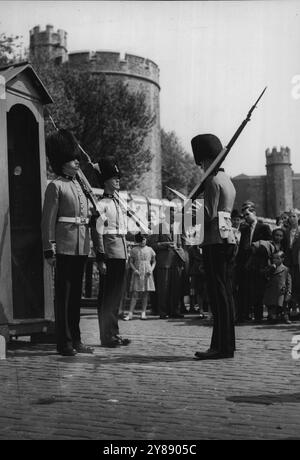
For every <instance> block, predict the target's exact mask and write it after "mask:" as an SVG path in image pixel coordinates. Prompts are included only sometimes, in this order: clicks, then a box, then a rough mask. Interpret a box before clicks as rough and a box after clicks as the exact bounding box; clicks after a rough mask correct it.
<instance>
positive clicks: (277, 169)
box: [266, 147, 293, 218]
mask: <svg viewBox="0 0 300 460" xmlns="http://www.w3.org/2000/svg"><path fill="white" fill-rule="evenodd" d="M266 169H267V215H268V216H269V217H272V218H275V217H277V216H279V215H280V214H281V213H282V212H283V211H287V210H289V209H291V208H293V171H292V168H291V158H290V149H289V148H288V147H285V148H284V147H281V148H280V150H277V149H276V148H275V147H274V148H273V149H272V151H270V149H267V150H266Z"/></svg>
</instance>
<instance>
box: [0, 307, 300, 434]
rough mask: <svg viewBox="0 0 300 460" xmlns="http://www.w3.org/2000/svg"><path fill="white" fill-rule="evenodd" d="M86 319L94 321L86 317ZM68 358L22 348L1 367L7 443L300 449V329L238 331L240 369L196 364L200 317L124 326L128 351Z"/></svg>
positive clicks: (43, 348)
mask: <svg viewBox="0 0 300 460" xmlns="http://www.w3.org/2000/svg"><path fill="white" fill-rule="evenodd" d="M85 312H86V311H85ZM91 313H92V314H84V315H83V316H82V320H81V328H82V332H83V339H84V341H85V342H86V343H87V344H89V345H94V346H95V354H94V355H77V356H75V357H62V356H59V355H57V354H56V352H55V346H54V345H52V344H39V345H32V344H30V343H29V342H28V341H27V342H26V340H25V339H24V338H23V339H22V340H21V339H19V340H18V341H15V342H13V344H12V345H11V346H10V347H9V350H8V356H7V359H6V360H4V361H0V382H1V387H0V388H1V392H0V439H2V440H4V439H7V440H9V439H17V440H21V439H26V440H29V439H34V440H38V439H44V440H45V439H50V440H54V439H80V440H85V439H87V440H92V439H94V440H142V439H144V440H164V439H165V440H166V439H168V440H203V439H300V379H299V370H300V359H299V360H295V359H293V358H292V355H291V351H292V347H293V345H292V343H291V341H292V338H293V336H295V335H300V323H299V322H298V323H297V322H294V323H292V324H291V325H267V324H262V325H245V326H237V327H236V335H237V352H236V356H235V358H234V359H227V360H220V361H195V360H194V359H193V355H194V352H195V351H196V350H200V349H201V350H205V349H206V348H208V346H209V342H210V336H211V327H210V326H208V324H206V323H205V321H203V320H200V319H199V318H198V317H197V316H192V315H190V316H187V317H186V318H184V319H176V320H175V319H174V320H171V319H169V320H159V319H157V318H155V317H151V319H148V320H147V321H140V320H139V319H135V320H133V321H131V322H124V321H120V330H121V334H122V335H124V336H126V337H130V338H131V339H132V344H131V345H130V346H128V347H122V348H117V349H105V348H100V347H99V341H98V324H97V317H96V316H95V314H94V313H93V312H91Z"/></svg>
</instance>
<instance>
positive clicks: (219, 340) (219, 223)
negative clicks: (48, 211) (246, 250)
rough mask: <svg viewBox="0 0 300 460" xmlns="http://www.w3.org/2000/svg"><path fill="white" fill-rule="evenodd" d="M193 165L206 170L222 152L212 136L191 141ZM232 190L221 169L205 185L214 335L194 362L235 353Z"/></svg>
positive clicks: (205, 249) (205, 246)
mask: <svg viewBox="0 0 300 460" xmlns="http://www.w3.org/2000/svg"><path fill="white" fill-rule="evenodd" d="M191 144H192V149H193V154H194V157H195V161H196V164H198V165H202V167H203V169H204V170H207V169H208V168H209V166H210V165H211V164H212V162H213V161H214V159H215V158H216V157H217V156H218V154H219V153H220V152H221V150H222V144H221V142H220V140H219V139H218V138H217V137H216V136H214V135H213V134H202V135H198V136H196V137H194V138H193V139H192V141H191ZM235 194H236V193H235V188H234V186H233V184H232V182H231V180H230V178H229V176H227V175H226V174H225V172H224V170H223V169H221V168H219V169H218V170H217V172H216V174H213V175H211V176H209V177H208V179H207V180H206V182H205V185H204V207H205V209H204V241H203V244H202V247H203V261H204V269H205V274H206V278H207V288H208V295H209V300H210V304H211V310H212V315H213V324H214V325H213V333H212V339H211V345H210V348H209V350H208V351H207V352H196V353H195V358H197V359H222V358H232V357H233V356H234V351H235V332H234V302H233V296H232V284H231V283H232V280H231V277H230V273H231V270H230V267H231V263H232V261H233V256H234V250H235V244H236V243H235V238H234V235H233V232H232V229H231V225H230V222H231V221H230V213H231V211H232V208H233V204H234V200H235Z"/></svg>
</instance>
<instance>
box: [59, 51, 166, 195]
mask: <svg viewBox="0 0 300 460" xmlns="http://www.w3.org/2000/svg"><path fill="white" fill-rule="evenodd" d="M68 57H69V66H70V67H74V68H83V67H85V68H86V69H88V70H90V72H92V73H94V74H97V73H98V74H105V75H106V78H107V79H108V80H109V81H111V82H114V81H116V80H122V81H123V82H124V83H126V84H127V85H128V89H129V90H130V91H132V92H137V91H142V92H143V93H144V94H145V95H146V103H147V105H148V107H149V109H150V110H151V113H154V114H155V124H154V125H153V127H152V128H151V131H150V133H149V134H148V136H147V138H146V141H145V142H146V144H147V146H148V147H149V149H150V151H151V153H152V155H153V160H152V164H151V169H150V171H149V172H148V173H146V174H145V175H144V176H143V177H142V178H141V180H140V185H139V189H138V191H139V192H140V193H141V194H143V195H146V196H149V197H153V198H161V194H162V190H161V187H162V186H161V140H160V105H159V93H160V86H159V68H158V66H157V65H156V64H155V63H154V62H153V61H151V60H149V59H147V58H144V57H140V56H135V55H132V54H125V56H124V57H121V55H120V53H117V52H111V51H95V52H90V51H81V52H72V53H69V55H68Z"/></svg>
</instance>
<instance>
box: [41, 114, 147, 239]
mask: <svg viewBox="0 0 300 460" xmlns="http://www.w3.org/2000/svg"><path fill="white" fill-rule="evenodd" d="M46 111H47V115H48V116H49V118H50V121H51V123H52V125H53V126H54V128H55V129H56V131H59V129H58V127H57V126H56V123H55V121H54V120H53V118H52V116H51V114H50V112H49V110H48V109H46ZM77 146H78V148H79V149H80V151H81V152H82V153H83V155H84V157H85V159H86V161H87V163H88V164H89V165H91V166H92V168H93V169H94V170H95V171H97V172H98V173H100V170H99V167H98V165H97V164H94V163H93V162H92V160H91V157H90V156H89V155H88V154H87V152H86V151H85V150H84V149H83V148H82V147H81V145H80V144H79V142H77ZM77 174H78V176H79V179H80V182H81V185H82V187H83V190H84V192H85V194H86V196H87V198H88V199H89V200H90V202H91V204H92V206H93V214H94V215H95V216H96V217H99V212H98V209H97V199H96V197H95V195H94V193H93V189H92V187H91V185H90V183H89V181H88V180H87V178H86V176H85V174H84V173H83V171H82V170H81V169H80V168H79V170H78V173H77ZM114 194H115V196H116V199H117V201H118V203H119V204H120V207H121V209H122V211H123V212H125V213H126V214H127V216H128V217H129V218H131V219H132V220H133V221H134V222H135V224H136V226H137V227H139V228H140V229H141V230H142V231H143V233H146V234H147V235H148V234H149V233H150V230H149V226H148V225H147V224H146V223H144V222H143V221H142V220H141V219H140V218H139V217H138V216H137V215H136V214H135V212H134V211H133V209H131V208H129V206H128V204H127V202H126V201H125V200H124V199H123V198H122V197H121V196H120V194H119V193H118V192H117V191H115V192H114Z"/></svg>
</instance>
